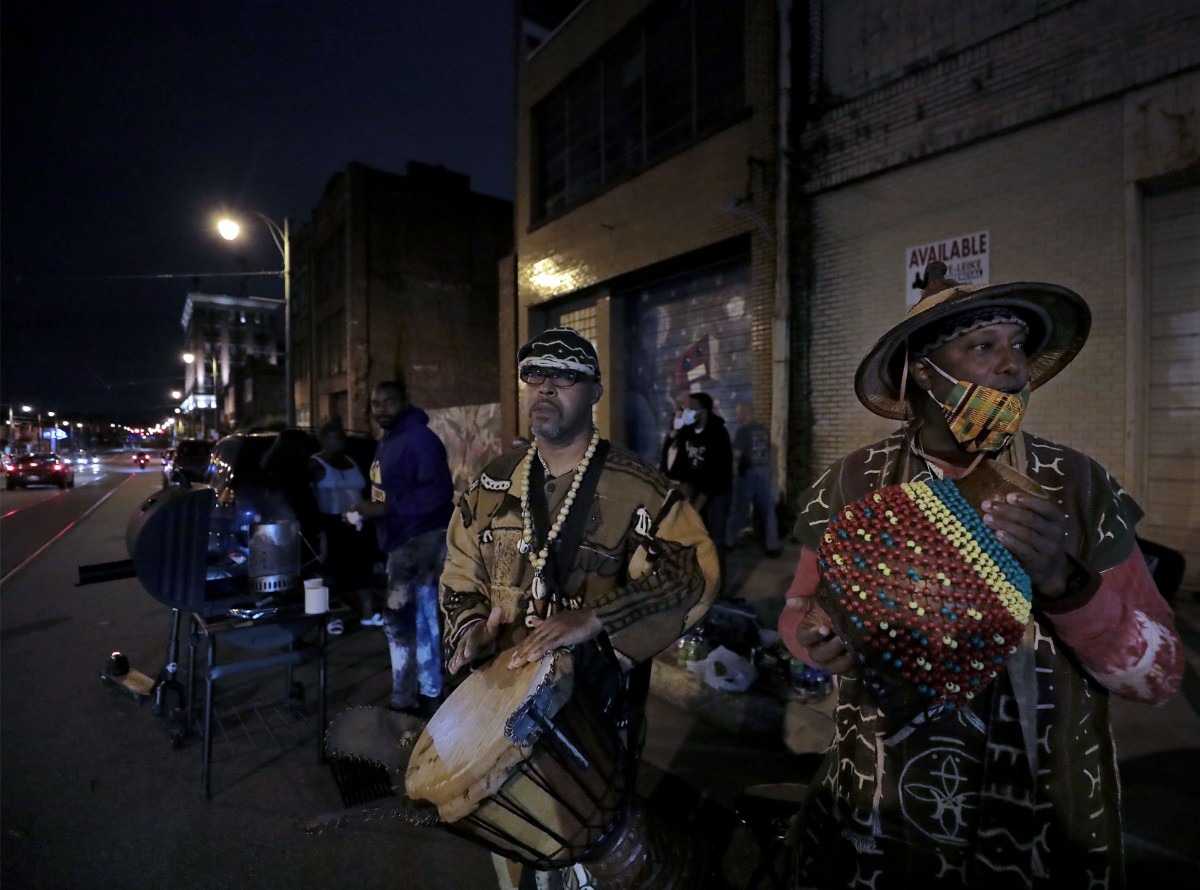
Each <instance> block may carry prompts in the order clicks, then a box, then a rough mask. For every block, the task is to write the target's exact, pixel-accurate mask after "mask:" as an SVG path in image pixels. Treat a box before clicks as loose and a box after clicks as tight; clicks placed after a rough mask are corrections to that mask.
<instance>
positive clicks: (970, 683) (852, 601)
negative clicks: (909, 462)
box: [817, 461, 1046, 724]
mask: <svg viewBox="0 0 1200 890" xmlns="http://www.w3.org/2000/svg"><path fill="white" fill-rule="evenodd" d="M1010 491H1023V492H1025V493H1027V494H1030V495H1033V496H1037V497H1046V494H1045V492H1044V491H1043V490H1042V489H1041V488H1040V486H1038V485H1037V484H1036V483H1035V482H1033V480H1031V479H1029V478H1028V477H1025V476H1023V475H1022V474H1020V473H1018V472H1017V471H1015V470H1012V469H1011V468H1008V467H1005V466H1003V465H998V464H996V463H995V462H994V461H985V462H983V463H981V464H980V466H979V467H977V468H976V469H975V470H974V471H973V472H972V473H970V474H969V475H968V476H966V477H965V478H964V479H962V480H958V481H951V480H931V481H929V482H914V483H905V484H901V485H892V486H887V487H885V488H881V489H879V490H877V491H873V492H871V493H870V494H868V495H867V496H866V497H864V498H862V499H861V500H859V501H856V502H855V503H852V504H848V505H846V506H845V507H843V508H842V510H841V511H840V512H839V513H838V515H836V516H835V517H833V518H832V519H831V520H830V522H829V525H828V526H827V527H826V529H825V533H824V536H823V538H822V541H821V543H820V546H819V547H818V551H817V557H818V567H819V569H820V571H821V576H822V585H821V588H820V591H819V592H818V600H819V602H820V605H821V607H822V608H823V609H824V610H825V611H826V613H827V614H828V615H829V618H830V620H831V622H832V624H833V626H834V629H835V630H836V631H837V633H838V636H839V637H841V639H842V640H843V641H844V642H845V643H846V645H847V648H848V649H849V650H850V651H851V653H852V654H854V656H855V657H856V658H857V660H858V661H859V663H860V665H861V676H862V679H863V682H864V683H865V684H866V686H867V688H868V689H869V690H870V691H871V693H872V695H873V696H874V698H875V700H876V702H877V703H878V704H879V706H880V708H881V710H883V712H884V713H885V714H886V715H887V716H888V717H889V718H891V719H892V720H893V721H894V722H895V723H899V724H905V723H909V722H910V721H912V720H914V719H916V718H918V717H921V716H924V717H928V718H932V717H935V716H938V715H940V714H944V713H946V712H947V711H950V710H953V709H954V708H957V707H960V706H963V705H966V704H968V703H970V702H971V701H972V700H973V699H974V698H975V697H976V696H978V695H979V694H980V693H981V692H983V690H984V689H986V687H987V685H988V684H989V683H990V682H991V681H992V679H994V678H995V677H996V676H997V675H998V674H999V673H1000V672H1001V671H1002V670H1004V667H1005V664H1006V662H1007V660H1008V658H1009V656H1010V655H1011V654H1012V653H1013V652H1015V651H1016V649H1017V646H1018V645H1019V644H1020V641H1021V638H1022V636H1023V635H1024V633H1025V628H1026V625H1027V624H1028V622H1029V618H1030V603H1031V599H1032V590H1031V585H1030V581H1029V576H1028V575H1027V574H1026V573H1025V570H1024V569H1023V568H1022V567H1021V565H1020V564H1019V563H1018V562H1017V561H1016V559H1015V558H1014V557H1013V556H1012V554H1010V553H1009V552H1008V551H1007V550H1006V549H1005V548H1004V546H1003V545H1002V544H1001V543H1000V542H999V541H998V540H997V539H996V536H995V535H994V534H993V533H992V531H991V529H989V528H988V527H987V526H986V525H984V523H983V521H982V518H981V515H980V510H981V507H980V505H981V504H982V502H983V501H984V500H987V499H998V498H1002V497H1004V496H1005V495H1006V494H1007V493H1008V492H1010Z"/></svg>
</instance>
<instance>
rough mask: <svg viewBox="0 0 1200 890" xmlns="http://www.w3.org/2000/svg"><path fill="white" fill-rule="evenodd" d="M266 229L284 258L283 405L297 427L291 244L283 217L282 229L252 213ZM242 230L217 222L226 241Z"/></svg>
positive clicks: (291, 424)
mask: <svg viewBox="0 0 1200 890" xmlns="http://www.w3.org/2000/svg"><path fill="white" fill-rule="evenodd" d="M250 213H252V214H254V215H255V216H257V217H258V218H259V219H261V220H262V221H263V223H264V224H265V225H266V227H267V230H268V231H270V233H271V240H273V241H274V242H275V246H276V247H277V248H279V253H280V254H281V255H282V257H283V272H282V273H281V274H282V275H283V380H284V384H283V385H284V389H285V390H286V392H285V393H284V405H285V406H286V409H287V425H288V426H289V427H294V426H295V425H296V396H295V393H294V392H293V390H292V242H291V237H290V234H289V225H290V224H289V221H288V218H287V217H286V216H285V217H284V218H283V225H282V226H281V225H280V224H279V223H277V222H275V220H273V219H271V217H269V216H267V215H266V214H263V213H259V212H258V211H257V210H251V211H250ZM241 231H242V226H241V224H240V223H238V222H237V220H234V219H229V218H228V217H226V218H224V219H221V220H218V222H217V234H219V235H220V236H221V237H222V238H224V239H225V240H226V241H232V240H234V239H235V238H237V237H238V235H240V234H241Z"/></svg>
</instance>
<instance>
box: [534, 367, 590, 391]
mask: <svg viewBox="0 0 1200 890" xmlns="http://www.w3.org/2000/svg"><path fill="white" fill-rule="evenodd" d="M580 379H584V380H588V379H590V378H588V377H586V376H584V375H582V374H580V373H579V372H578V371H568V370H565V369H563V370H557V371H544V370H542V369H541V368H526V369H525V370H523V371H522V372H521V381H522V382H523V383H528V384H529V385H530V386H541V385H542V384H543V383H545V382H546V381H547V380H549V381H550V385H551V386H554V387H555V388H556V389H567V388H568V387H572V386H574V385H575V384H576V383H577V382H578V381H579V380H580Z"/></svg>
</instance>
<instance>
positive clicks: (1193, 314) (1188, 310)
mask: <svg viewBox="0 0 1200 890" xmlns="http://www.w3.org/2000/svg"><path fill="white" fill-rule="evenodd" d="M1146 211H1147V215H1146V221H1147V232H1146V244H1147V252H1148V253H1147V265H1148V270H1149V282H1148V284H1149V286H1148V294H1149V307H1148V308H1149V326H1148V327H1149V337H1150V343H1149V347H1150V354H1149V393H1148V398H1149V406H1148V407H1149V412H1148V415H1149V423H1148V428H1147V432H1148V442H1147V445H1148V447H1147V449H1146V453H1147V455H1148V458H1149V459H1148V465H1147V468H1146V469H1147V482H1148V493H1147V494H1148V496H1147V498H1146V503H1145V504H1143V507H1144V509H1145V510H1146V518H1145V519H1144V520H1143V521H1142V523H1141V524H1140V525H1139V527H1138V534H1139V536H1140V537H1143V538H1149V539H1150V540H1152V541H1157V542H1159V543H1161V544H1166V545H1167V546H1168V547H1173V548H1174V549H1176V550H1179V551H1181V552H1182V553H1183V554H1184V557H1185V558H1186V560H1187V574H1186V576H1185V580H1184V587H1185V588H1189V589H1192V590H1197V589H1200V186H1195V185H1193V186H1188V187H1185V188H1181V189H1175V190H1173V191H1169V192H1164V193H1161V194H1155V195H1151V196H1149V197H1148V198H1147V201H1146Z"/></svg>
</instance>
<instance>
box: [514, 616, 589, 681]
mask: <svg viewBox="0 0 1200 890" xmlns="http://www.w3.org/2000/svg"><path fill="white" fill-rule="evenodd" d="M529 624H530V626H531V627H532V628H533V630H531V631H530V632H529V636H527V637H526V638H525V639H524V640H522V641H521V642H520V644H519V645H517V646H516V648H514V649H513V654H512V658H510V659H509V662H508V666H509V667H510V668H519V667H521V666H522V665H525V664H530V663H532V662H535V661H539V660H541V659H542V658H543V657H544V656H545V655H546V654H547V653H549V652H550V650H551V649H558V648H560V647H562V646H574V645H575V644H576V643H583V642H586V641H588V640H590V639H592V638H593V637H595V636H597V635H598V634H599V633H600V631H602V630H604V625H603V624H601V623H600V619H599V618H597V617H596V613H595V612H593V611H592V610H591V609H587V608H584V609H568V610H567V611H565V612H555V613H554V614H553V615H551V616H550V617H549V618H530V619H529Z"/></svg>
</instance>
